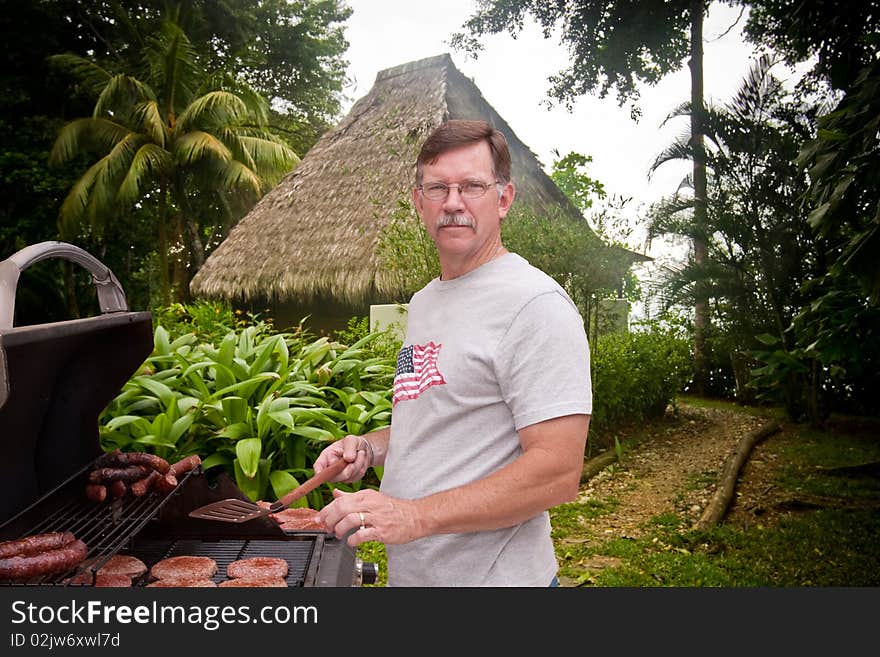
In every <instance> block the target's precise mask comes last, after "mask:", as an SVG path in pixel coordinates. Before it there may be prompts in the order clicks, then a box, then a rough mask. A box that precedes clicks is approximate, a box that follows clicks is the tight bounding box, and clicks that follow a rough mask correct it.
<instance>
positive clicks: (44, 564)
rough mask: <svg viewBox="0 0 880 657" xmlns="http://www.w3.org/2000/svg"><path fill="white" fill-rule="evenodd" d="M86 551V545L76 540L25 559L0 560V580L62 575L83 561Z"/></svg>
mask: <svg viewBox="0 0 880 657" xmlns="http://www.w3.org/2000/svg"><path fill="white" fill-rule="evenodd" d="M88 551H89V549H88V548H87V547H86V544H85V543H83V542H82V541H81V540H79V539H76V540H74V541H73V542H71V543H69V544H67V545H65V546H64V547H62V548H58V549H56V550H47V551H46V552H40V553H39V554H35V555H32V556H27V557H20V556H19V557H10V558H8V559H0V579H3V580H10V579H12V580H27V579H31V578H33V577H37V576H39V575H51V574H53V573H63V572H64V571H65V570H70V569H71V568H73V567H74V566H75V565H77V564H78V563H79V562H80V561H82V560H83V559H85V558H86V555H87V554H88Z"/></svg>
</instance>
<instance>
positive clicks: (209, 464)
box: [202, 452, 232, 471]
mask: <svg viewBox="0 0 880 657" xmlns="http://www.w3.org/2000/svg"><path fill="white" fill-rule="evenodd" d="M230 463H232V457H231V456H229V454H225V453H224V452H214V453H213V454H211V455H210V456H208V457H206V458H205V460H204V461H202V470H205V471H207V470H209V469H210V468H215V467H217V466H227V465H229V464H230Z"/></svg>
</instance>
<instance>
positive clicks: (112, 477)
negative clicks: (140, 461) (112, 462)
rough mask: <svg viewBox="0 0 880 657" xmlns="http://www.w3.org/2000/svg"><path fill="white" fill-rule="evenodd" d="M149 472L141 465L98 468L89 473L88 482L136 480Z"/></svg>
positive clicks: (103, 482) (106, 482)
mask: <svg viewBox="0 0 880 657" xmlns="http://www.w3.org/2000/svg"><path fill="white" fill-rule="evenodd" d="M148 474H150V469H149V468H145V467H144V466H142V465H129V466H127V467H125V468H98V469H97V470H92V471H91V472H90V473H89V483H90V484H111V483H113V482H114V481H137V480H138V479H143V478H144V477H146V476H147V475H148Z"/></svg>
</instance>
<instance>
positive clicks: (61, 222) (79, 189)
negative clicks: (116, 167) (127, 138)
mask: <svg viewBox="0 0 880 657" xmlns="http://www.w3.org/2000/svg"><path fill="white" fill-rule="evenodd" d="M98 170H99V167H98V166H97V164H93V165H92V166H90V167H89V168H88V169H86V172H85V173H84V174H83V175H81V176H80V177H79V179H78V180H77V181H76V182H75V183H73V186H72V187H71V188H70V191H69V192H68V193H67V196H66V197H65V198H64V201H63V202H62V203H61V208H60V209H59V210H58V226H59V228H60V233H61V235H62V236H71V237H72V236H74V235H76V233H77V230H78V228H79V225H80V223H81V221H82V218H83V213H84V212H85V208H86V206H87V205H88V203H89V195H90V192H91V189H92V187H93V186H94V184H95V178H96V177H97V174H98Z"/></svg>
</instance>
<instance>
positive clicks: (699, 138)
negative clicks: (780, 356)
mask: <svg viewBox="0 0 880 657" xmlns="http://www.w3.org/2000/svg"><path fill="white" fill-rule="evenodd" d="M688 66H689V67H690V69H691V146H692V148H693V154H694V176H693V177H694V229H695V230H694V237H693V238H692V239H693V247H694V264H695V265H696V266H697V267H698V268H699V267H702V266H703V265H705V264H706V259H707V256H708V247H707V242H706V240H707V236H706V226H707V223H708V222H707V218H708V209H707V194H706V149H705V145H704V140H703V135H704V133H705V129H704V125H705V118H704V117H705V112H704V108H703V0H691V58H690V62H689V63H688ZM694 292H695V301H694V388H695V392H696V393H697V394H698V395H705V394H706V392H707V391H708V389H709V345H708V341H707V333H708V330H709V303H708V299H707V296H706V291H705V290H704V289H703V287H702V285H700V283H699V281H697V283H696V286H695V289H694Z"/></svg>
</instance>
